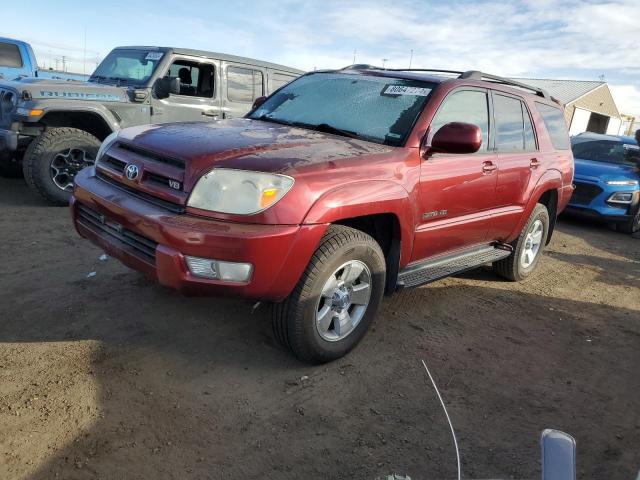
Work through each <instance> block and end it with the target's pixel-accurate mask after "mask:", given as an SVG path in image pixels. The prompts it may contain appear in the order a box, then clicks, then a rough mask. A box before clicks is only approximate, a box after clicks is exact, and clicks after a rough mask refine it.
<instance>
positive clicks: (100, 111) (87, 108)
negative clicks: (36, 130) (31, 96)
mask: <svg viewBox="0 0 640 480" xmlns="http://www.w3.org/2000/svg"><path fill="white" fill-rule="evenodd" d="M43 109H44V114H43V115H42V117H41V118H40V120H42V119H46V117H47V115H49V114H51V113H65V112H72V113H87V114H90V115H95V116H97V117H99V118H100V119H102V121H103V122H104V123H105V124H106V125H107V127H108V128H109V129H110V130H111V132H116V131H118V130H120V122H119V121H118V119H117V118H116V117H115V115H114V114H113V113H112V112H111V111H110V110H109V109H108V108H106V107H105V106H104V105H101V104H97V105H91V104H86V103H85V104H80V105H70V106H69V105H64V106H62V105H60V106H57V105H56V106H49V105H43Z"/></svg>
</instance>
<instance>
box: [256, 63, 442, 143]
mask: <svg viewBox="0 0 640 480" xmlns="http://www.w3.org/2000/svg"><path fill="white" fill-rule="evenodd" d="M434 87H435V84H433V83H428V82H421V81H416V80H406V79H400V78H390V77H377V76H369V75H359V74H351V75H350V74H342V73H314V74H310V75H305V76H303V77H300V78H299V79H297V80H295V81H293V82H291V83H290V84H288V85H286V86H284V87H283V88H282V89H281V90H279V91H278V92H276V93H275V94H274V95H273V96H271V97H270V98H269V99H268V100H267V101H266V102H264V103H263V104H262V105H260V107H258V108H257V109H256V110H255V111H254V112H253V113H251V114H250V115H249V118H252V119H256V120H263V121H267V122H273V123H280V124H284V125H293V126H297V127H302V128H308V129H311V130H317V131H321V132H325V133H332V134H335V135H342V136H346V137H350V138H359V139H362V140H366V141H370V142H375V143H381V144H384V145H392V146H401V145H403V144H404V142H405V140H406V138H407V136H408V135H409V133H410V132H411V129H412V128H413V125H414V124H415V122H416V120H417V118H418V115H420V112H422V109H423V108H424V106H425V104H426V102H427V100H428V97H429V95H430V93H431V91H432V90H433V88H434Z"/></svg>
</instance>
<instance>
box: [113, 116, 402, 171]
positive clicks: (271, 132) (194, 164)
mask: <svg viewBox="0 0 640 480" xmlns="http://www.w3.org/2000/svg"><path fill="white" fill-rule="evenodd" d="M120 139H121V140H123V141H124V142H126V143H133V144H135V146H136V147H138V148H140V149H143V150H147V151H150V152H152V153H155V154H158V155H163V156H167V157H173V158H177V159H180V160H182V161H184V162H185V166H186V168H187V170H188V172H189V176H191V177H198V176H199V175H200V174H202V173H204V172H206V171H208V170H210V169H211V168H213V167H214V166H215V167H225V168H236V169H242V170H255V171H262V172H271V173H288V174H290V175H293V174H295V173H296V172H298V171H300V170H301V169H303V168H305V167H309V166H311V165H315V164H318V163H324V162H328V161H332V160H338V159H345V158H349V157H359V156H362V155H373V154H380V153H387V152H390V151H392V150H393V147H389V146H385V145H379V144H375V143H371V142H366V141H362V140H356V139H352V138H347V137H343V136H339V135H332V134H328V133H321V132H315V131H312V130H308V129H304V128H298V127H290V126H286V125H279V124H276V123H271V122H264V121H260V120H251V119H246V118H238V119H232V120H222V121H218V122H192V123H172V124H163V125H151V126H141V127H131V128H127V129H124V130H122V131H121V132H120Z"/></svg>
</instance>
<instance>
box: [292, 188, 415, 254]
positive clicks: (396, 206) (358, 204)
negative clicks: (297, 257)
mask: <svg viewBox="0 0 640 480" xmlns="http://www.w3.org/2000/svg"><path fill="white" fill-rule="evenodd" d="M379 214H392V215H394V216H395V217H396V218H397V220H398V225H399V230H400V239H399V240H400V246H401V253H400V264H401V265H404V264H406V263H408V261H409V258H410V257H411V252H412V249H413V233H414V229H413V225H414V208H413V205H412V201H411V196H410V194H409V192H407V191H406V190H405V189H404V188H403V187H402V186H401V185H399V184H398V183H395V182H392V181H389V180H364V181H357V182H351V183H347V184H344V185H340V186H339V187H336V188H333V189H331V190H329V191H327V192H325V193H324V194H323V195H322V196H320V197H319V198H318V199H317V200H316V201H315V202H314V203H313V205H312V206H311V208H310V209H309V211H308V212H307V214H306V215H305V216H304V219H303V221H302V223H303V224H318V223H324V224H327V223H335V222H338V221H340V220H347V219H350V218H356V217H363V216H369V215H379Z"/></svg>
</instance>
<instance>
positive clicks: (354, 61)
mask: <svg viewBox="0 0 640 480" xmlns="http://www.w3.org/2000/svg"><path fill="white" fill-rule="evenodd" d="M356 53H358V51H357V50H356V49H355V48H354V49H353V63H352V64H351V65H355V63H356Z"/></svg>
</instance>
